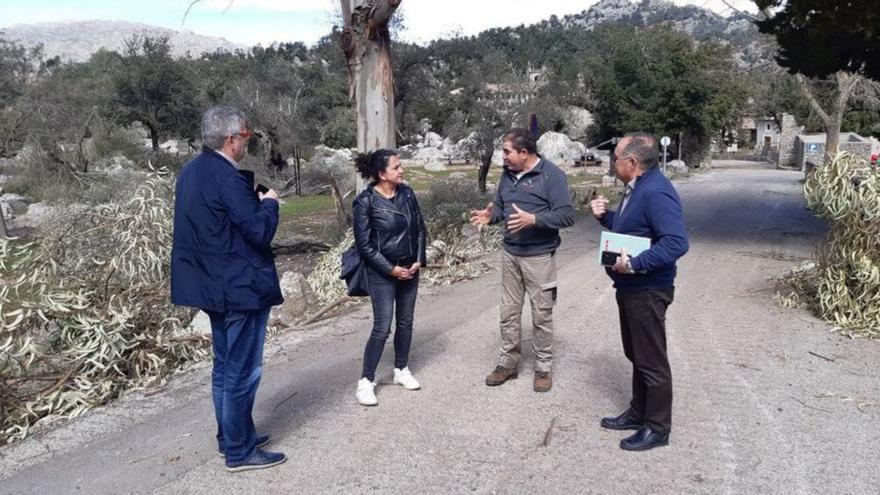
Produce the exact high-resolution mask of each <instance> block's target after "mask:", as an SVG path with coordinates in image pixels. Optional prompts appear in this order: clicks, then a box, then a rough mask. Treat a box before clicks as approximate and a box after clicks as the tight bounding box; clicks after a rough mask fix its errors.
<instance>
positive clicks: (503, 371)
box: [486, 366, 516, 387]
mask: <svg viewBox="0 0 880 495" xmlns="http://www.w3.org/2000/svg"><path fill="white" fill-rule="evenodd" d="M514 378H516V369H515V368H514V369H510V368H505V367H504V366H496V367H495V371H493V372H491V373H489V376H487V377H486V385H488V386H490V387H495V386H497V385H501V384H502V383H504V382H506V381H507V380H513V379H514Z"/></svg>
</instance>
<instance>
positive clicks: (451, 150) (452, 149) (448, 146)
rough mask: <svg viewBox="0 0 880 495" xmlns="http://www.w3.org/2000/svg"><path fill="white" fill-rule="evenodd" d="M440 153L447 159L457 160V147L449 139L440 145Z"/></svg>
mask: <svg viewBox="0 0 880 495" xmlns="http://www.w3.org/2000/svg"><path fill="white" fill-rule="evenodd" d="M440 152H441V153H443V154H444V155H446V156H447V157H452V158H457V157H458V155H459V150H458V146H456V145H455V143H453V142H452V140H451V139H449V138H446V139H444V140H443V142H442V143H440Z"/></svg>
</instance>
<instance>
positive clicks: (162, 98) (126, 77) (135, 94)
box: [113, 36, 199, 151]
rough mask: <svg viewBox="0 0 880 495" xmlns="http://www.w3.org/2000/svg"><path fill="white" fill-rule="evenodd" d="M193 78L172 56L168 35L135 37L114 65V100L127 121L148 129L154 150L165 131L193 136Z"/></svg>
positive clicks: (195, 120)
mask: <svg viewBox="0 0 880 495" xmlns="http://www.w3.org/2000/svg"><path fill="white" fill-rule="evenodd" d="M192 81H193V76H192V75H191V74H188V73H187V68H186V66H185V65H184V62H183V61H178V60H174V58H172V56H171V45H170V43H169V41H168V37H158V38H152V37H150V36H144V37H134V38H132V39H130V40H128V41H127V42H126V47H125V54H124V56H123V57H122V58H121V59H120V60H119V64H118V65H117V66H116V67H115V72H114V75H113V86H114V88H115V103H116V104H117V105H118V106H119V107H120V109H121V110H122V112H121V116H122V118H124V119H125V120H126V121H127V122H141V123H142V124H143V125H144V126H145V127H146V128H147V129H148V130H149V132H150V139H151V141H152V144H153V150H154V151H155V150H158V149H159V141H160V137H161V136H164V135H166V134H167V133H174V134H176V135H183V136H193V135H195V130H196V128H197V125H198V119H199V111H198V108H197V107H196V105H195V102H194V97H195V94H196V93H195V89H194V87H193V84H192Z"/></svg>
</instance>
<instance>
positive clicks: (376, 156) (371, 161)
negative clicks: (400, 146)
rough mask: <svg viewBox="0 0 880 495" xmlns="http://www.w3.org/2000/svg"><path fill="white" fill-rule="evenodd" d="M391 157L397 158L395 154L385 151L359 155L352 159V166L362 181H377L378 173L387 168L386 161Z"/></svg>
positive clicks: (391, 151) (380, 150)
mask: <svg viewBox="0 0 880 495" xmlns="http://www.w3.org/2000/svg"><path fill="white" fill-rule="evenodd" d="M392 156H397V152H396V151H394V150H386V149H378V150H376V151H370V152H368V153H359V154H358V156H357V158H355V159H354V166H355V168H357V171H358V173H360V174H361V177H363V178H364V180H379V172H382V171H384V170H385V169H386V168H388V161H389V160H390V159H391V157H392Z"/></svg>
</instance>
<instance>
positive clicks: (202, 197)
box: [171, 148, 284, 313]
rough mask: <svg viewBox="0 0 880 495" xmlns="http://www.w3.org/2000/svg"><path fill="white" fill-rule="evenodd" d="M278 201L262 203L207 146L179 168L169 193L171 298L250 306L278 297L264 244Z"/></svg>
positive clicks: (199, 304) (231, 307) (211, 306)
mask: <svg viewBox="0 0 880 495" xmlns="http://www.w3.org/2000/svg"><path fill="white" fill-rule="evenodd" d="M277 227H278V202H277V201H275V200H272V199H266V200H263V201H262V202H261V201H259V199H258V198H257V195H256V193H254V187H253V184H252V182H251V181H249V180H248V179H247V178H246V177H245V176H244V175H242V174H241V173H239V171H238V169H236V168H235V166H233V165H232V163H230V162H229V161H227V160H226V159H225V158H223V156H222V155H220V154H219V153H217V152H216V151H213V150H211V149H208V148H204V150H203V151H202V153H201V154H200V155H199V156H197V157H196V158H194V159H193V160H192V161H190V162H189V163H187V164H186V166H184V167H183V171H181V173H180V177H178V179H177V189H176V191H175V196H174V242H173V247H172V249H171V302H172V303H174V304H178V305H181V306H192V307H195V308H199V309H203V310H207V311H215V312H221V313H223V312H227V311H252V310H257V309H262V308H266V307H269V306H274V305H277V304H281V303H282V302H284V298H283V297H282V296H281V287H280V286H279V283H278V272H277V271H276V270H275V258H274V256H273V255H272V249H271V247H270V246H269V244H270V242H272V238H273V237H274V236H275V229H276V228H277Z"/></svg>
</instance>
